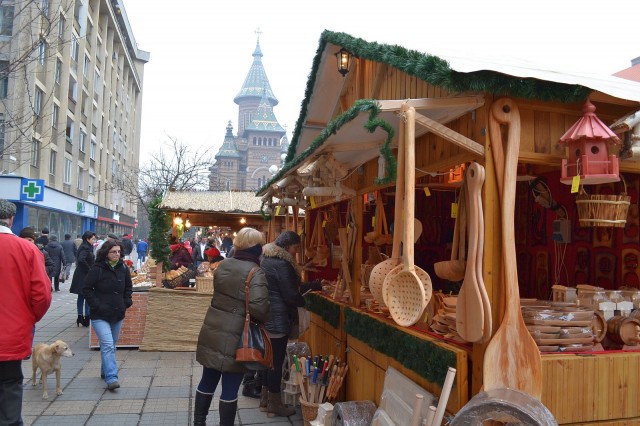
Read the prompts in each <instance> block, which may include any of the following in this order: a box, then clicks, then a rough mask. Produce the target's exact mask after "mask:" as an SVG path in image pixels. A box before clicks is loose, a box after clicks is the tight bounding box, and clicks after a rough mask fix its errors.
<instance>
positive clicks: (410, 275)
mask: <svg viewBox="0 0 640 426" xmlns="http://www.w3.org/2000/svg"><path fill="white" fill-rule="evenodd" d="M415 114H416V111H415V109H414V108H413V107H410V108H409V109H408V110H407V112H406V120H407V122H406V129H405V130H406V132H405V133H406V138H405V141H406V146H405V163H404V166H405V169H406V172H405V175H406V177H405V185H404V224H405V226H403V231H404V232H403V234H404V235H403V240H404V247H403V254H402V263H403V264H402V265H398V266H396V267H395V268H394V269H393V270H391V272H389V274H387V277H386V278H385V279H384V283H383V284H382V296H383V298H384V301H385V303H386V304H387V306H388V307H389V313H390V314H391V317H392V318H393V320H394V321H395V322H396V323H397V324H399V325H401V326H410V325H413V324H415V323H416V322H417V321H418V320H419V319H420V318H421V317H422V313H423V312H424V309H425V308H426V307H427V304H428V303H429V300H430V299H431V293H432V286H431V277H429V274H427V272H426V271H424V270H423V269H422V268H417V267H416V266H415V265H414V263H413V249H414V242H413V237H414V234H413V231H414V230H413V226H411V224H413V219H414V217H415V208H416V206H415V198H416V194H415V189H416V186H415V184H416V181H415V174H416V160H415V137H416V131H415Z"/></svg>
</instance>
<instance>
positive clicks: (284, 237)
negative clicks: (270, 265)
mask: <svg viewBox="0 0 640 426" xmlns="http://www.w3.org/2000/svg"><path fill="white" fill-rule="evenodd" d="M275 243H276V245H277V246H278V247H282V248H283V249H285V250H286V249H288V248H289V247H291V246H294V245H296V244H300V235H298V234H296V233H295V232H293V231H284V232H283V233H282V234H280V235H278V238H276V241H275Z"/></svg>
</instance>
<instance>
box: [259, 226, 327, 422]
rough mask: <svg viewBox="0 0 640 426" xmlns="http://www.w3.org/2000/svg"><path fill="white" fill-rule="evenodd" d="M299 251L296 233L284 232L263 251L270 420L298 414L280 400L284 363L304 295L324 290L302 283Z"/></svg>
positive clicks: (265, 391)
mask: <svg viewBox="0 0 640 426" xmlns="http://www.w3.org/2000/svg"><path fill="white" fill-rule="evenodd" d="M299 250H300V236H299V235H298V234H296V233H295V232H293V231H285V232H283V233H282V234H280V235H279V236H278V238H276V241H275V242H274V243H271V244H267V245H265V246H264V247H263V250H262V261H261V262H260V267H261V268H262V270H263V271H264V273H265V275H266V276H267V282H268V283H269V303H270V304H271V319H270V320H269V321H268V322H267V323H266V324H265V327H266V328H267V331H268V332H269V337H271V346H272V349H273V368H271V369H269V370H267V374H266V379H267V380H266V383H267V387H266V388H265V387H264V386H263V388H262V399H261V400H260V409H261V410H262V411H267V414H268V415H269V417H272V416H274V415H275V416H283V417H288V416H291V415H292V414H293V413H295V409H294V408H289V407H286V406H284V405H283V404H282V400H281V398H280V382H281V380H282V363H283V362H284V359H285V356H286V353H287V341H288V340H289V334H290V333H291V324H292V322H293V319H294V318H297V316H298V308H299V307H303V306H304V305H305V301H304V298H303V297H302V293H304V292H306V291H307V290H322V283H321V281H320V280H316V281H312V282H309V283H305V284H302V283H301V281H300V278H301V273H302V269H301V267H300V266H299V265H298V263H297V262H296V259H295V255H296V253H298V251H299ZM263 377H264V376H263ZM265 407H266V410H264V408H265Z"/></svg>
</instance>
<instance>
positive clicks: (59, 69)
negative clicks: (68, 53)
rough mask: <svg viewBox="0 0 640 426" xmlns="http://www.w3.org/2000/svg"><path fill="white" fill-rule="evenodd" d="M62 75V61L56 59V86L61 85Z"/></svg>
mask: <svg viewBox="0 0 640 426" xmlns="http://www.w3.org/2000/svg"><path fill="white" fill-rule="evenodd" d="M60 74H62V61H61V60H60V59H56V73H55V80H56V84H60Z"/></svg>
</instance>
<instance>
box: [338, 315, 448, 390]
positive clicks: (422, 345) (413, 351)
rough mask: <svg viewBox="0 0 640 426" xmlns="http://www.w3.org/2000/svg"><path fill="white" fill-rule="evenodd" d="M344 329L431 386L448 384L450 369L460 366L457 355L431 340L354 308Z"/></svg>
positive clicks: (345, 322)
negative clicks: (406, 331) (414, 373)
mask: <svg viewBox="0 0 640 426" xmlns="http://www.w3.org/2000/svg"><path fill="white" fill-rule="evenodd" d="M344 329H345V331H346V332H347V334H350V335H351V336H353V337H355V338H356V339H358V340H362V341H363V342H364V343H366V344H367V345H369V346H370V347H371V348H373V349H375V350H376V351H378V352H381V353H383V354H385V355H387V356H389V357H391V358H393V359H395V360H396V361H398V362H399V363H400V364H402V365H403V366H405V367H407V368H409V369H411V370H413V371H415V372H416V373H417V374H419V375H420V376H422V377H424V378H425V379H427V380H428V381H429V382H431V383H444V379H445V377H446V375H447V370H448V368H449V367H454V368H455V367H456V355H455V353H454V352H451V351H448V350H446V349H444V348H442V347H440V346H438V345H435V344H433V343H431V342H429V341H426V340H422V339H418V338H417V337H415V336H412V335H410V334H407V333H403V332H402V331H401V330H398V329H397V328H395V327H391V326H389V325H387V324H385V323H384V322H382V321H378V320H376V319H374V318H372V317H370V316H369V315H365V314H362V313H360V312H357V311H355V310H353V309H351V308H348V307H345V309H344Z"/></svg>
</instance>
